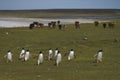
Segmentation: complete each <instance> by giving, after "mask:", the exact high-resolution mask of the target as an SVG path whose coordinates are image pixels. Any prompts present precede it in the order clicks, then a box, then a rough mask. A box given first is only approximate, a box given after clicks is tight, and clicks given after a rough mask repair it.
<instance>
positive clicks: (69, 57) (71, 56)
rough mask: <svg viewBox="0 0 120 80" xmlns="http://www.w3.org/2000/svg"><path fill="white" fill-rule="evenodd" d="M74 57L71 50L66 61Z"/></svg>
mask: <svg viewBox="0 0 120 80" xmlns="http://www.w3.org/2000/svg"><path fill="white" fill-rule="evenodd" d="M74 56H75V53H74V50H73V49H71V50H70V52H69V55H68V60H69V61H70V60H72V59H74Z"/></svg>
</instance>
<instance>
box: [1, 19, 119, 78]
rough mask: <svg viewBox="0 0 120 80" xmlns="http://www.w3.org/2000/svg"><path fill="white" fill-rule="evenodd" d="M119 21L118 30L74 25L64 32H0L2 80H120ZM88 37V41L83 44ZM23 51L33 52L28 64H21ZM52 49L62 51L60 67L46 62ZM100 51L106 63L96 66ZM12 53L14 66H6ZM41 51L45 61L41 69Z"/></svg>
mask: <svg viewBox="0 0 120 80" xmlns="http://www.w3.org/2000/svg"><path fill="white" fill-rule="evenodd" d="M115 21H116V27H115V28H114V29H110V28H106V29H104V28H103V27H102V26H101V25H99V26H98V27H95V26H94V25H93V24H81V28H80V29H74V25H72V24H71V25H67V26H68V27H67V28H66V29H64V30H58V29H47V28H44V29H39V28H35V29H33V30H29V28H0V80H38V79H39V80H120V20H119V19H117V20H115ZM6 32H8V33H9V34H8V35H7V34H6ZM85 36H87V37H88V40H83V38H84V37H85ZM114 39H117V40H118V41H117V42H115V41H114ZM22 47H24V48H25V49H29V50H30V53H31V57H30V60H29V61H28V62H22V61H19V60H18V57H19V53H20V51H21V48H22ZM49 48H52V49H53V50H55V49H56V48H59V50H60V51H61V54H62V57H63V59H62V62H61V64H60V66H58V67H56V66H54V61H48V60H47V59H46V58H47V55H48V49H49ZM71 48H73V49H74V50H75V54H76V56H77V57H76V58H75V59H74V60H73V61H71V62H68V61H67V56H65V54H66V53H68V51H69V50H70V49H71ZM100 48H102V49H103V51H104V53H103V63H101V64H96V63H93V61H94V58H93V56H94V54H96V52H97V51H98V49H100ZM9 49H10V50H11V52H12V53H13V62H12V63H6V60H5V58H4V55H5V54H6V53H7V51H8V50H9ZM40 50H41V51H42V52H43V53H44V56H45V60H44V63H43V64H42V65H39V66H37V65H36V63H37V57H36V56H37V55H38V52H39V51H40Z"/></svg>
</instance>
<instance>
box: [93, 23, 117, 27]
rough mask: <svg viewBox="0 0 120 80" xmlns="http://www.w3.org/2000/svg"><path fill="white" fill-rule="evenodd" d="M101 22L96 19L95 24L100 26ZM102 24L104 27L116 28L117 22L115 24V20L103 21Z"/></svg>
mask: <svg viewBox="0 0 120 80" xmlns="http://www.w3.org/2000/svg"><path fill="white" fill-rule="evenodd" d="M99 24H100V23H99V22H98V21H95V22H94V25H95V26H96V27H97V26H99ZM101 24H102V26H103V28H107V27H108V28H114V27H115V24H114V22H102V23H101Z"/></svg>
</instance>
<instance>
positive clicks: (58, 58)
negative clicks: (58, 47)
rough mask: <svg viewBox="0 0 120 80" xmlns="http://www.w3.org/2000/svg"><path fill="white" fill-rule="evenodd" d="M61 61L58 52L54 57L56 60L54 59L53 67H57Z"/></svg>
mask: <svg viewBox="0 0 120 80" xmlns="http://www.w3.org/2000/svg"><path fill="white" fill-rule="evenodd" d="M61 61H62V55H61V53H60V51H58V53H57V55H56V59H55V65H56V66H58V65H59V63H60V62H61Z"/></svg>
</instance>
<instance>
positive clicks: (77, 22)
mask: <svg viewBox="0 0 120 80" xmlns="http://www.w3.org/2000/svg"><path fill="white" fill-rule="evenodd" d="M75 28H76V29H80V22H79V21H75Z"/></svg>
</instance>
